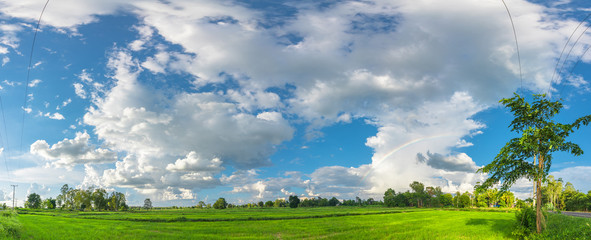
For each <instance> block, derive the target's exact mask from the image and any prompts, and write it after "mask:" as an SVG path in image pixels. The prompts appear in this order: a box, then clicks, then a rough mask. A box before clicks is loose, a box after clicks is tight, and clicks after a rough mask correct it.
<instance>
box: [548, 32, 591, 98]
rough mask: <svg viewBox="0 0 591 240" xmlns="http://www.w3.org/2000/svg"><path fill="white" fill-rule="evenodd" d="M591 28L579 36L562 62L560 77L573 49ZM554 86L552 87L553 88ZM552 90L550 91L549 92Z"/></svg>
mask: <svg viewBox="0 0 591 240" xmlns="http://www.w3.org/2000/svg"><path fill="white" fill-rule="evenodd" d="M590 27H591V25H589V26H587V28H585V30H584V31H583V32H582V33H581V34H580V35H579V37H578V38H577V40H576V41H575V43H573V45H572V47H571V48H570V50H569V51H568V54H566V57H565V58H564V61H563V62H562V65H561V66H560V71H558V75H559V76H560V74H561V73H562V69H564V65H565V64H566V60H567V59H568V57H569V56H570V54H571V53H572V51H573V49H574V48H575V46H576V45H577V43H579V40H581V37H583V35H584V34H585V32H587V30H589V28H590ZM550 83H552V82H550ZM551 86H552V85H550V87H551ZM549 91H550V90H548V92H549Z"/></svg>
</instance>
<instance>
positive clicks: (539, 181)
mask: <svg viewBox="0 0 591 240" xmlns="http://www.w3.org/2000/svg"><path fill="white" fill-rule="evenodd" d="M538 170H539V175H538V177H537V180H536V230H537V232H538V234H540V233H541V232H542V223H543V222H544V215H542V191H541V190H542V175H543V171H544V158H543V156H542V155H540V157H539V159H538Z"/></svg>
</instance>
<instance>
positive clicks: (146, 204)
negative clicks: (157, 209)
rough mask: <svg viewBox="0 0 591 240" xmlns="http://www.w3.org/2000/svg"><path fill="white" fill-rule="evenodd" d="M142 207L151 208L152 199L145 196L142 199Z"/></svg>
mask: <svg viewBox="0 0 591 240" xmlns="http://www.w3.org/2000/svg"><path fill="white" fill-rule="evenodd" d="M144 209H146V210H149V209H152V200H150V199H149V198H146V199H145V200H144Z"/></svg>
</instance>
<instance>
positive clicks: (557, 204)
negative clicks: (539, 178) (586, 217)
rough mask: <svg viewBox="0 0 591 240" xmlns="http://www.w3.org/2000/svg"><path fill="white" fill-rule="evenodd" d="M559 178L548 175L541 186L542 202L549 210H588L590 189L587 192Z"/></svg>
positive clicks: (590, 199)
mask: <svg viewBox="0 0 591 240" xmlns="http://www.w3.org/2000/svg"><path fill="white" fill-rule="evenodd" d="M563 184H564V182H563V180H562V179H561V178H559V179H554V176H552V175H550V176H548V178H547V180H546V182H545V184H544V185H543V186H542V187H541V189H540V190H541V192H542V202H543V203H544V206H545V207H546V208H548V209H549V210H566V211H589V210H591V190H590V191H588V192H587V194H585V193H582V192H580V191H579V190H577V189H575V187H574V186H573V184H572V183H570V182H567V183H566V184H564V185H563Z"/></svg>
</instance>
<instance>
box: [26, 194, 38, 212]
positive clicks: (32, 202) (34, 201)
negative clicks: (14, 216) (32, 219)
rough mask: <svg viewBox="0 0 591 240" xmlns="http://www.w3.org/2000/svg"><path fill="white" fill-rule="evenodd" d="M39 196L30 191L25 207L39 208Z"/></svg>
mask: <svg viewBox="0 0 591 240" xmlns="http://www.w3.org/2000/svg"><path fill="white" fill-rule="evenodd" d="M41 203H42V202H41V196H39V194H36V193H31V194H29V196H27V202H25V207H26V208H32V209H38V208H41Z"/></svg>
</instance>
